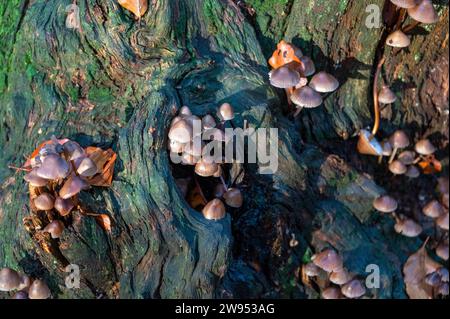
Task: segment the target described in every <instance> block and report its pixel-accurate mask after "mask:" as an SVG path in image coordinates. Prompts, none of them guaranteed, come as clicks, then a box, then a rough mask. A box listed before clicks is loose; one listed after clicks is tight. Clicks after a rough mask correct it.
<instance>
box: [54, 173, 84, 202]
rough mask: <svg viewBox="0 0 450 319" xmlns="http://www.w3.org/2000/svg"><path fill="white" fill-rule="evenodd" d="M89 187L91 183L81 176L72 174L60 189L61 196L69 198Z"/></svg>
mask: <svg viewBox="0 0 450 319" xmlns="http://www.w3.org/2000/svg"><path fill="white" fill-rule="evenodd" d="M88 187H89V184H88V183H87V182H86V181H85V180H84V179H82V178H81V177H79V176H76V175H72V176H70V177H69V178H68V179H67V180H66V182H65V183H64V185H63V187H62V188H61V190H60V191H59V196H60V197H61V198H62V199H68V198H70V197H73V196H75V195H76V194H78V193H79V192H81V191H82V190H85V189H87V188H88Z"/></svg>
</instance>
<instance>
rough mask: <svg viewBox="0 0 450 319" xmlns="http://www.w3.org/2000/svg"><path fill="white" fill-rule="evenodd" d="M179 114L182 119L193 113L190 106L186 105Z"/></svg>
mask: <svg viewBox="0 0 450 319" xmlns="http://www.w3.org/2000/svg"><path fill="white" fill-rule="evenodd" d="M178 114H180V116H181V117H186V116H191V115H192V111H191V109H190V108H189V107H188V106H186V105H184V106H182V107H181V108H180V111H179V112H178Z"/></svg>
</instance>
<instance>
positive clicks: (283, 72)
mask: <svg viewBox="0 0 450 319" xmlns="http://www.w3.org/2000/svg"><path fill="white" fill-rule="evenodd" d="M269 80H270V84H271V85H272V86H274V87H276V88H280V89H288V88H292V87H294V86H296V85H297V84H298V83H299V82H300V73H298V72H297V71H295V70H293V69H292V68H289V67H288V66H286V65H283V66H281V67H279V68H278V69H275V70H272V71H270V73H269Z"/></svg>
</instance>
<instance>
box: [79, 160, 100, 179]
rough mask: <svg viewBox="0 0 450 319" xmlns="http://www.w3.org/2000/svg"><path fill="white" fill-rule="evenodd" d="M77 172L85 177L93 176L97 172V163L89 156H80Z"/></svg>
mask: <svg viewBox="0 0 450 319" xmlns="http://www.w3.org/2000/svg"><path fill="white" fill-rule="evenodd" d="M75 166H76V167H77V173H78V174H80V175H81V176H83V177H91V176H94V175H95V174H97V171H98V169H97V165H96V164H95V163H94V161H93V160H92V159H90V158H89V157H85V158H79V159H77V161H76V164H75Z"/></svg>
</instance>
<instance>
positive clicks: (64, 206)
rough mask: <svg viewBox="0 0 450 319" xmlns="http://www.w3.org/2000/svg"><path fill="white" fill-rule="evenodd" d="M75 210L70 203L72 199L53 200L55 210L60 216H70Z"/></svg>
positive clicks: (58, 198)
mask: <svg viewBox="0 0 450 319" xmlns="http://www.w3.org/2000/svg"><path fill="white" fill-rule="evenodd" d="M74 208H75V205H74V204H73V202H72V199H70V198H68V199H62V198H61V197H57V198H56V199H55V209H56V210H57V212H58V213H59V214H60V215H61V216H67V215H69V214H70V212H71V211H72V209H74Z"/></svg>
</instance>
